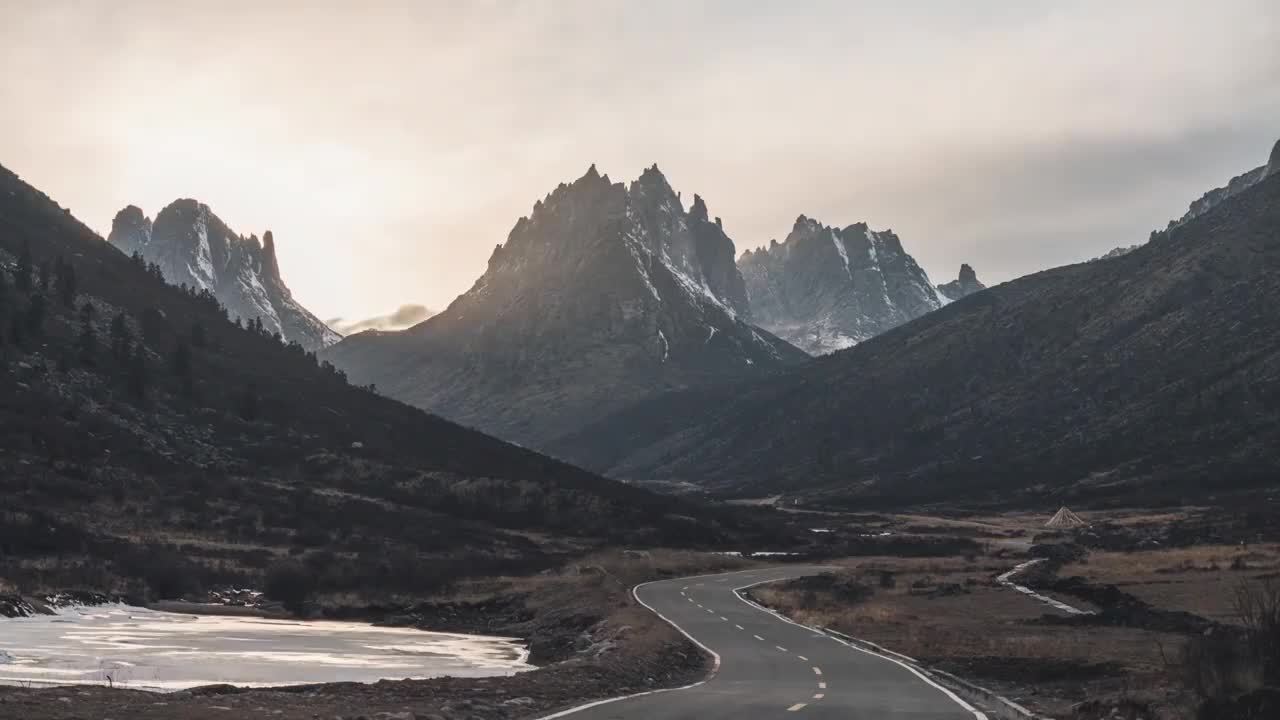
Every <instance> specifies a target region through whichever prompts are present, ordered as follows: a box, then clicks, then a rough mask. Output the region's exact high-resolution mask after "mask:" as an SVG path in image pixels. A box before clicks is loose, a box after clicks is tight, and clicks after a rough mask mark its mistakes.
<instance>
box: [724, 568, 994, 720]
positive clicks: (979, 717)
mask: <svg viewBox="0 0 1280 720" xmlns="http://www.w3.org/2000/svg"><path fill="white" fill-rule="evenodd" d="M784 579H785V578H784ZM771 582H778V580H761V581H760V582H756V583H751V584H750V585H743V586H742V587H737V588H734V589H733V594H734V595H736V596H737V597H738V599H739V600H741V601H742V602H744V603H746V604H747V605H750V606H751V607H753V608H755V609H757V610H759V611H760V612H765V613H769V614H770V615H772V616H774V617H776V618H778V619H779V620H781V621H782V622H784V623H787V624H788V625H795V626H796V627H798V628H804V629H805V630H809V631H811V632H815V633H818V634H819V635H824V636H826V637H829V638H831V639H832V640H835V641H836V642H838V643H840V644H841V645H844V646H845V647H848V648H851V649H853V650H857V651H858V652H860V653H863V654H865V655H870V656H871V657H877V658H880V659H881V660H885V661H887V662H891V663H894V664H896V665H899V666H901V667H903V668H905V669H906V670H907V671H909V672H910V673H911V674H912V675H915V676H916V677H918V678H920V679H921V680H923V681H925V682H926V683H928V684H929V686H930V687H932V688H934V689H935V690H937V691H939V692H941V693H942V694H943V695H946V696H947V697H948V698H951V700H952V701H954V702H955V703H956V704H957V705H959V706H960V707H962V708H964V709H965V710H968V711H969V712H971V713H973V717H974V719H975V720H988V718H987V716H986V714H985V713H983V712H982V711H981V710H979V709H977V708H975V707H974V706H972V705H970V704H969V703H967V702H965V701H964V699H963V698H961V697H960V696H959V695H956V694H955V693H953V692H951V691H950V690H948V689H947V688H945V687H943V686H941V685H939V684H938V683H937V682H935V681H934V680H933V679H932V678H930V677H928V676H927V675H925V674H924V673H922V672H920V671H919V670H917V669H915V668H913V667H911V666H910V665H908V664H907V663H905V662H902V661H901V660H896V659H894V658H891V657H885V656H884V655H880V654H877V653H873V652H871V651H870V650H864V649H862V648H860V647H858V646H857V645H854V644H853V643H851V642H847V641H845V640H841V639H840V638H837V637H834V636H832V635H827V633H824V632H822V631H820V630H818V629H817V628H812V627H809V626H808V625H801V624H800V623H798V622H796V621H795V620H792V619H791V618H789V617H786V616H784V615H783V614H782V613H779V612H777V611H775V610H770V609H769V608H767V607H765V606H763V605H761V604H759V603H756V602H752V601H750V600H748V599H746V598H745V597H743V596H742V592H741V591H743V590H746V589H748V588H753V587H755V586H757V585H766V584H768V583H771Z"/></svg>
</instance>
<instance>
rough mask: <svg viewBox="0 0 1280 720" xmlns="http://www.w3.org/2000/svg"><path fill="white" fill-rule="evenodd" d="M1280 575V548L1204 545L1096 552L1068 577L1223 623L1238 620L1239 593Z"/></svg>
mask: <svg viewBox="0 0 1280 720" xmlns="http://www.w3.org/2000/svg"><path fill="white" fill-rule="evenodd" d="M1277 571H1280V544H1275V543H1260V544H1255V545H1250V546H1247V547H1241V546H1238V545H1200V546H1194V547H1187V548H1170V549H1163V550H1145V551H1135V552H1093V553H1091V554H1090V555H1089V557H1088V558H1087V559H1086V560H1085V561H1083V562H1077V563H1071V564H1069V565H1067V566H1065V567H1063V569H1062V572H1061V574H1062V575H1064V576H1070V575H1080V576H1082V577H1085V578H1087V579H1088V580H1089V581H1090V582H1094V583H1105V584H1113V585H1116V586H1118V587H1119V588H1120V589H1122V590H1124V591H1125V592H1127V593H1130V594H1132V595H1134V596H1136V597H1138V598H1140V599H1142V600H1144V601H1146V602H1148V603H1150V604H1152V605H1154V606H1156V607H1159V608H1163V609H1166V610H1181V611H1184V612H1190V613H1194V614H1196V615H1201V616H1203V617H1207V618H1209V619H1211V620H1217V621H1219V622H1230V623H1234V622H1236V621H1237V618H1236V616H1235V610H1234V609H1233V607H1232V597H1233V594H1232V593H1233V590H1234V588H1235V587H1236V586H1237V585H1239V584H1241V583H1255V582H1257V581H1258V579H1259V577H1262V576H1266V575H1271V574H1274V573H1276V572H1277Z"/></svg>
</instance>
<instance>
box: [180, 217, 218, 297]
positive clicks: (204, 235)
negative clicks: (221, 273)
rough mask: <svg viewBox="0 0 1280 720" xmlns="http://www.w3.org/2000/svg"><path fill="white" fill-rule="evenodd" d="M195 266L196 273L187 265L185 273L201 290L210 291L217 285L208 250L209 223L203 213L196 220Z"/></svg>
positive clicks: (211, 254)
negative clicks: (189, 275)
mask: <svg viewBox="0 0 1280 720" xmlns="http://www.w3.org/2000/svg"><path fill="white" fill-rule="evenodd" d="M196 265H197V266H198V267H199V272H198V273H197V272H196V271H194V270H192V269H191V266H190V265H187V271H188V272H190V273H191V275H192V277H193V278H194V279H195V281H196V283H198V284H199V285H200V288H201V289H202V290H212V289H213V288H214V286H215V285H216V284H217V276H216V275H214V272H213V253H212V251H210V250H209V222H208V218H206V217H205V215H204V213H203V212H202V213H201V214H200V217H199V218H198V219H197V220H196Z"/></svg>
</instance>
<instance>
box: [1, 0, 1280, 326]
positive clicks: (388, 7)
mask: <svg viewBox="0 0 1280 720" xmlns="http://www.w3.org/2000/svg"><path fill="white" fill-rule="evenodd" d="M1278 34H1280V9H1277V6H1275V5H1274V4H1273V3H1266V2H1251V1H1249V0H1240V1H1239V2H1227V3H1217V4H1214V5H1213V6H1208V5H1205V4H1203V3H1193V2H1187V3H1165V2H1162V3H1132V4H1126V5H1125V6H1124V7H1114V6H1111V5H1104V4H1089V3H1084V4H1080V5H1076V6H1073V7H1071V8H1063V7H1061V6H1060V4H1058V3H1048V2H1036V3H1016V4H1010V3H997V2H981V3H976V4H970V5H966V6H965V7H963V8H961V7H959V6H957V7H956V8H954V9H952V8H940V7H938V6H936V4H932V3H928V4H921V5H919V6H915V5H906V6H904V5H903V4H901V3H889V2H883V3H879V2H868V3H858V4H856V5H855V4H853V3H842V2H816V3H811V4H806V6H805V7H804V8H793V7H790V6H789V5H786V4H772V3H746V2H707V3H700V4H696V5H690V4H688V3H684V2H658V3H653V4H644V5H634V4H633V5H631V6H627V5H621V4H602V3H596V2H569V1H566V2H560V3H554V4H546V3H521V2H510V3H506V2H503V3H499V2H485V3H474V4H468V5H467V6H465V7H462V8H459V7H458V6H456V5H446V4H438V5H433V4H429V3H416V4H403V3H392V2H384V3H372V4H361V5H358V6H357V5H338V6H332V7H328V8H323V9H321V8H310V9H308V10H306V11H299V10H298V9H297V8H296V7H293V6H290V7H285V6H278V7H275V8H263V7H259V4H256V3H244V2H231V3H219V4H212V5H210V4H196V3H160V2H146V1H142V0H137V1H134V2H88V3H78V4H75V5H70V4H49V3H38V2H28V1H26V0H19V1H18V2H10V3H5V4H4V7H3V8H0V62H2V63H3V65H4V67H6V68H12V69H14V71H13V72H10V73H6V75H5V77H4V78H3V79H0V105H2V106H3V107H6V108H21V110H22V111H21V112H14V113H5V114H4V115H3V116H2V117H0V157H3V159H4V161H5V162H6V163H7V164H8V165H9V166H10V167H13V168H14V169H15V170H16V171H18V172H19V173H21V174H23V175H24V176H25V177H27V178H28V179H30V180H31V181H33V182H34V183H35V184H37V185H38V186H40V187H43V188H46V189H47V190H48V191H50V192H51V193H53V194H54V195H55V196H56V197H58V198H60V199H61V200H62V201H63V202H65V203H67V204H68V205H69V206H70V207H71V209H72V210H73V211H74V212H76V214H77V215H78V216H80V217H83V218H85V219H86V220H87V221H88V222H90V223H91V224H92V225H93V226H94V227H96V228H97V229H98V230H100V231H102V232H104V233H105V232H106V230H107V229H108V228H109V223H110V219H111V217H112V215H113V214H114V213H115V211H116V210H118V209H119V208H120V207H123V206H124V205H126V204H129V203H133V204H137V205H140V206H142V207H146V208H149V209H153V210H154V209H155V208H159V207H162V206H163V205H164V204H166V203H168V202H169V201H171V200H172V199H173V198H175V197H180V196H186V197H195V198H199V199H200V200H201V201H203V202H206V203H208V204H209V205H210V206H212V207H215V208H217V209H218V212H219V213H220V214H221V215H222V216H224V217H225V219H226V220H227V222H228V223H229V224H230V225H232V226H233V227H236V228H242V229H244V231H246V232H248V231H254V232H258V233H261V232H262V231H263V230H265V229H267V228H271V229H272V230H274V232H275V235H276V237H277V241H278V244H279V253H280V258H281V264H282V267H283V268H284V269H285V273H286V274H287V276H288V280H289V282H290V285H291V286H292V287H293V289H294V291H295V293H296V295H297V296H298V298H299V300H300V301H301V302H303V303H304V304H306V305H307V306H309V307H311V308H313V309H314V310H315V311H316V312H317V313H318V314H320V315H321V316H322V317H332V316H343V317H370V316H374V315H377V314H379V313H383V312H385V311H386V309H387V308H394V307H398V306H399V305H401V304H403V303H405V302H422V303H425V304H427V305H428V306H431V307H444V306H445V305H447V304H448V303H449V302H450V301H451V300H452V299H453V298H454V297H455V296H456V295H458V294H459V293H460V292H462V291H463V290H465V289H466V288H467V287H469V286H470V284H471V283H472V282H473V281H474V280H475V278H476V277H478V276H479V275H480V274H481V273H482V272H483V270H484V267H485V261H486V259H487V258H488V256H489V254H490V252H491V251H492V249H493V246H494V245H495V244H497V243H500V242H503V241H504V240H505V239H506V235H507V232H508V231H509V230H510V228H511V226H512V225H513V223H514V221H515V219H516V218H517V217H519V216H521V215H527V214H528V213H529V210H530V206H531V204H532V202H533V200H534V199H536V198H537V197H540V196H541V195H542V194H543V193H544V192H545V190H546V188H548V187H553V186H554V184H555V183H556V182H559V181H560V180H562V179H564V178H569V177H577V176H578V175H580V174H581V173H582V171H583V169H584V168H585V167H586V166H587V165H589V164H590V163H591V162H597V163H599V165H600V167H602V168H604V167H607V168H610V169H612V170H613V172H615V173H616V174H618V175H620V176H633V175H635V174H636V173H638V172H639V170H640V169H641V168H643V167H647V166H648V165H650V164H652V163H653V162H655V161H656V162H659V163H660V164H661V166H662V168H663V169H664V170H665V171H666V172H667V173H668V174H669V175H670V176H671V177H672V179H673V182H676V183H677V184H678V185H679V186H680V187H683V188H688V189H689V190H690V191H697V192H700V193H702V194H703V195H704V197H706V198H707V199H708V202H709V203H711V204H712V205H713V206H714V207H716V208H717V212H718V214H720V215H722V216H723V217H724V220H725V223H726V228H727V229H728V230H729V232H730V234H731V235H732V236H733V237H734V238H735V239H736V240H737V241H738V243H739V248H738V249H739V250H742V249H745V248H746V247H755V246H759V245H761V244H764V243H767V242H768V240H769V239H770V238H772V237H778V238H781V237H783V236H785V235H786V233H787V230H788V228H789V227H790V226H791V223H792V221H793V219H794V218H795V217H796V215H797V214H799V213H807V214H809V215H811V216H816V217H822V218H824V219H827V221H828V222H831V223H835V224H844V223H848V222H853V221H856V220H859V219H866V220H869V221H871V222H873V223H876V224H884V225H889V224H892V227H893V229H894V230H895V231H896V232H898V233H900V234H901V235H903V236H904V237H911V238H913V239H914V240H913V250H914V252H915V254H916V255H917V257H918V259H919V260H920V262H921V264H922V265H923V266H924V267H925V269H926V270H928V271H930V272H932V273H933V274H934V275H938V276H939V277H940V278H941V277H947V276H949V275H950V273H951V272H953V271H954V268H955V267H957V266H958V265H959V264H960V263H961V262H970V263H973V264H974V265H975V266H976V267H979V268H981V269H982V272H983V276H984V279H986V280H988V281H990V282H999V281H1002V280H1005V279H1008V278H1010V277H1013V276H1016V275H1019V274H1022V273H1025V272H1028V271H1032V270H1036V269H1039V268H1043V267H1046V266H1051V265H1056V264H1061V263H1064V262H1071V261H1078V260H1083V259H1085V258H1088V257H1093V256H1096V255H1099V254H1102V253H1104V252H1106V251H1107V250H1109V249H1110V248H1112V247H1115V246H1117V245H1122V244H1123V245H1128V244H1132V243H1134V242H1140V241H1142V240H1143V239H1145V234H1146V232H1147V230H1149V229H1150V228H1151V227H1155V226H1158V225H1159V224H1160V223H1161V222H1163V221H1164V220H1165V219H1167V218H1168V217H1170V216H1172V215H1175V214H1176V213H1177V212H1178V211H1180V209H1181V208H1180V207H1179V206H1178V204H1177V203H1175V202H1173V201H1171V200H1170V199H1171V198H1182V197H1187V196H1192V195H1194V194H1196V192H1197V191H1199V190H1200V189H1202V188H1204V187H1210V186H1214V185H1217V184H1221V183H1222V182H1223V181H1225V179H1226V178H1227V177H1230V174H1231V173H1232V172H1233V171H1235V170H1236V169H1237V168H1239V167H1243V166H1245V165H1246V164H1247V163H1248V162H1250V161H1252V160H1254V159H1255V158H1256V157H1257V155H1258V152H1259V148H1265V147H1268V146H1269V144H1270V142H1271V140H1273V139H1274V131H1275V128H1274V124H1273V123H1274V118H1275V117H1276V116H1277V115H1278V114H1280V55H1278V54H1277V53H1276V52H1275V50H1274V48H1275V47H1276V46H1277V41H1278V38H1277V35H1278Z"/></svg>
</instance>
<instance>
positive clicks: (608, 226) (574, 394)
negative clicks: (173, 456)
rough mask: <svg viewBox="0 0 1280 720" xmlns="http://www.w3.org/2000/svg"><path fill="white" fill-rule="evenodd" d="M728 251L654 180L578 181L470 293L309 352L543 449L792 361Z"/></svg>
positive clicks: (528, 220) (540, 211)
mask: <svg viewBox="0 0 1280 720" xmlns="http://www.w3.org/2000/svg"><path fill="white" fill-rule="evenodd" d="M734 254H735V252H734V245H733V241H732V240H730V239H729V237H728V236H727V235H726V234H725V231H724V229H723V227H722V224H721V222H720V220H719V218H715V219H714V220H713V219H712V218H711V217H710V216H709V215H708V211H707V206H706V203H705V202H704V201H703V200H702V198H700V197H698V196H694V198H693V202H692V203H691V204H690V207H689V209H688V210H687V211H686V210H685V208H684V205H683V203H682V201H681V198H680V196H679V195H678V194H677V193H676V192H675V191H674V190H673V189H672V188H671V186H670V185H669V184H668V182H667V179H666V178H665V177H664V176H663V174H662V173H661V172H660V171H659V170H658V168H657V166H656V165H655V166H653V167H651V168H649V169H647V170H645V171H644V172H643V173H642V174H641V175H640V177H639V178H638V179H636V180H634V181H632V182H631V183H629V184H623V183H615V182H612V181H610V180H609V178H608V176H602V175H601V174H600V173H599V172H597V170H596V168H595V167H594V166H592V167H591V168H590V169H589V170H588V171H587V172H586V174H584V175H583V176H582V177H581V178H579V179H577V180H575V181H574V182H572V183H569V184H561V185H560V186H559V187H558V188H557V189H556V190H554V191H553V192H551V193H550V194H548V195H547V196H546V197H545V198H544V199H543V200H540V201H538V202H537V203H536V204H535V205H534V208H533V212H532V213H531V214H530V215H529V216H528V217H523V218H520V219H519V221H517V222H516V224H515V227H514V228H512V230H511V232H510V234H509V235H508V237H507V241H506V242H505V243H504V244H501V245H498V246H497V247H496V248H495V249H494V251H493V254H492V255H491V257H490V258H489V263H488V268H487V270H486V271H485V273H484V274H483V275H482V276H481V277H480V279H479V280H477V281H476V283H475V285H473V286H472V288H471V289H470V290H468V291H467V292H465V293H463V294H462V295H461V296H460V297H458V298H457V299H456V300H454V301H453V302H452V303H451V304H450V305H449V307H447V308H446V309H445V310H444V311H442V312H440V313H439V314H437V315H435V316H433V317H431V318H430V319H428V320H426V321H425V322H423V323H421V324H419V325H417V326H415V327H413V328H410V329H409V330H405V331H403V332H398V333H390V332H365V333H360V334H358V335H354V336H351V337H349V338H347V339H346V340H344V341H343V342H341V343H339V344H337V345H335V346H333V347H332V348H329V349H328V350H327V351H325V352H324V357H325V358H326V359H329V360H332V361H333V362H334V363H335V364H336V365H338V366H339V367H342V368H344V369H345V370H346V371H347V372H348V373H349V374H350V376H351V378H352V379H353V380H354V381H355V382H358V383H371V384H375V385H376V386H377V388H378V390H379V391H380V392H383V393H386V394H389V395H391V396H393V397H396V398H399V399H401V400H404V401H406V402H409V403H411V404H414V405H418V406H420V407H424V408H430V409H431V410H432V411H433V412H438V413H440V414H442V415H444V416H445V417H449V418H451V419H454V420H456V421H458V422H461V423H464V424H467V425H471V426H473V427H476V428H479V429H482V430H484V431H486V432H490V433H493V434H495V435H498V436H500V437H504V438H509V439H512V440H515V441H518V442H521V443H525V444H530V445H533V446H543V445H545V444H546V443H548V442H550V441H552V440H553V439H555V438H557V437H559V436H561V435H564V434H566V433H571V432H575V431H577V430H579V429H581V428H583V427H586V426H588V425H590V424H591V423H592V422H594V421H596V420H597V419H599V418H602V417H604V416H605V415H607V414H609V413H610V412H613V411H615V410H617V409H619V408H621V407H623V406H625V405H626V404H628V403H630V402H635V401H637V400H639V399H642V398H644V397H647V396H649V395H651V394H653V393H657V392H662V391H666V390H672V389H680V388H685V387H691V386H698V385H703V384H717V383H723V382H727V381H730V380H734V379H741V378H751V377H763V376H765V375H768V374H770V373H772V372H775V371H777V370H779V369H781V368H785V367H789V366H793V365H796V364H799V363H802V362H804V361H805V360H806V359H807V357H806V355H805V354H804V353H803V352H801V351H800V350H798V349H796V348H795V347H793V346H791V345H789V344H787V343H786V342H784V341H782V340H780V339H778V338H777V337H775V336H773V335H772V334H770V333H769V332H766V331H764V330H761V329H759V328H757V327H756V326H754V325H752V324H751V323H750V317H751V312H752V309H751V306H750V304H749V302H748V299H747V292H746V288H745V284H744V282H743V278H742V275H741V274H740V273H739V271H738V268H737V266H736V265H735V263H734Z"/></svg>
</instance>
